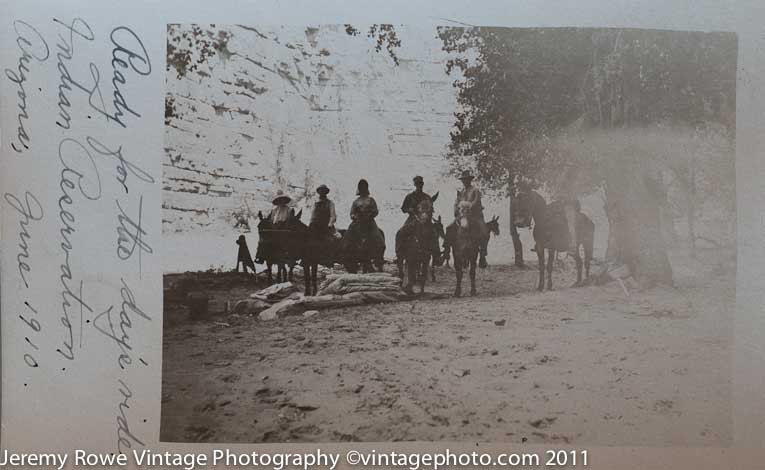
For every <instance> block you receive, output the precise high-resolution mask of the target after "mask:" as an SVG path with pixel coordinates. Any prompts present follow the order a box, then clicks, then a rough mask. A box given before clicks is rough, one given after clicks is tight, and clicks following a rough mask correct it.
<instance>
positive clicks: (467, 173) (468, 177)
mask: <svg viewBox="0 0 765 470" xmlns="http://www.w3.org/2000/svg"><path fill="white" fill-rule="evenodd" d="M459 179H460V180H472V179H473V174H472V173H470V170H465V171H463V172H462V173H461V174H460V177H459Z"/></svg>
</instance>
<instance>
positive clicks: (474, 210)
mask: <svg viewBox="0 0 765 470" xmlns="http://www.w3.org/2000/svg"><path fill="white" fill-rule="evenodd" d="M473 179H474V178H473V175H472V174H471V173H470V172H469V171H463V172H462V173H461V174H460V176H459V180H460V181H461V182H462V189H461V190H460V191H458V192H457V198H456V200H455V201H454V215H455V219H456V218H457V217H458V216H459V211H460V206H461V205H463V206H464V205H465V204H469V218H470V226H471V227H474V229H475V231H476V237H479V238H483V237H488V233H489V232H488V229H487V227H486V222H485V220H484V215H483V205H482V203H481V192H480V190H479V189H478V188H476V187H475V186H473V184H472V183H473ZM413 183H414V191H412V192H410V193H409V194H407V195H406V197H405V198H404V201H403V203H402V205H401V211H402V212H403V213H404V214H407V219H406V221H405V222H404V225H403V227H402V229H401V230H400V231H399V233H400V234H403V236H401V237H397V239H396V253H397V255H398V253H399V252H400V245H402V244H404V243H406V241H407V239H406V234H407V233H409V231H408V230H407V229H408V228H409V227H411V226H413V225H414V224H416V223H417V220H418V219H417V218H418V214H417V208H418V206H419V205H420V203H422V202H423V201H425V200H432V197H431V195H430V194H428V193H426V192H425V191H424V190H423V189H424V186H425V181H424V179H423V177H422V176H415V177H414V178H413ZM316 192H317V193H318V195H319V200H318V201H316V203H315V204H314V207H313V211H312V213H311V218H310V222H309V228H310V229H311V230H312V231H313V232H314V233H315V234H316V235H317V236H318V237H319V238H322V239H325V240H331V239H340V238H341V235H340V233H339V232H338V230H337V229H336V228H335V224H336V222H337V213H336V210H335V204H334V202H333V201H332V200H331V199H330V198H329V197H328V195H329V192H330V189H329V188H328V187H327V186H326V185H324V184H322V185H321V186H319V187H318V188H317V189H316ZM356 196H357V197H356V199H355V200H354V201H353V203H352V204H351V210H350V217H351V223H350V225H349V226H348V230H347V233H346V234H345V243H346V245H347V246H355V245H357V244H358V243H359V242H360V240H362V239H364V240H368V241H369V243H370V245H371V246H378V247H384V246H385V240H384V235H383V232H382V231H381V230H380V229H379V227H378V226H377V223H376V222H375V218H376V217H377V215H378V213H379V210H378V207H377V201H375V199H374V197H372V195H371V193H370V190H369V183H368V182H367V181H366V180H365V179H361V180H359V182H358V185H357V191H356ZM290 202H291V198H290V197H289V196H288V195H286V194H285V193H284V192H282V191H281V190H279V191H277V193H276V196H275V197H274V199H273V201H272V203H273V208H272V209H271V212H270V214H269V215H268V217H267V219H268V220H269V221H270V223H271V226H272V227H273V228H274V229H277V230H278V229H279V228H280V227H284V226H286V225H287V224H288V223H289V219H290V215H291V209H290V207H289V203H290ZM433 230H434V233H433V236H432V237H429V238H430V241H431V242H430V244H431V246H430V250H431V254H432V256H433V260H434V261H435V262H436V263H437V264H438V263H440V259H441V255H442V252H441V249H440V247H439V244H438V240H439V237H438V234H437V233H435V228H433ZM447 230H448V229H447ZM480 255H481V263H482V264H485V257H486V251H485V246H483V247H482V248H481V253H480Z"/></svg>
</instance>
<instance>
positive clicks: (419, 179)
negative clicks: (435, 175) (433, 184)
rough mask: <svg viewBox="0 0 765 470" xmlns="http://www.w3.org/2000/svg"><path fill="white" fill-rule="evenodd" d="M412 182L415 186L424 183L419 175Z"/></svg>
mask: <svg viewBox="0 0 765 470" xmlns="http://www.w3.org/2000/svg"><path fill="white" fill-rule="evenodd" d="M412 181H414V183H415V184H417V183H424V182H425V180H424V179H422V176H420V175H417V176H415V177H414V178H412Z"/></svg>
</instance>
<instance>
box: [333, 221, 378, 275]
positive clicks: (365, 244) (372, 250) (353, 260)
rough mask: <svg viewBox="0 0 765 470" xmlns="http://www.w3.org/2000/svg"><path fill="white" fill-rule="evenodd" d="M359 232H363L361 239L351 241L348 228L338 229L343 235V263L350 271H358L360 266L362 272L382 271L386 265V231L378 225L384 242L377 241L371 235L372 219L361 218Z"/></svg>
mask: <svg viewBox="0 0 765 470" xmlns="http://www.w3.org/2000/svg"><path fill="white" fill-rule="evenodd" d="M358 223H359V232H361V233H362V236H361V238H360V239H358V240H356V241H355V243H351V240H350V237H349V232H348V230H338V231H339V232H340V234H341V235H342V236H343V239H342V252H343V254H342V263H343V266H344V267H345V270H346V271H348V272H349V273H357V272H358V271H359V266H360V267H361V272H363V273H368V272H372V271H374V269H373V266H374V268H376V269H377V271H379V272H382V271H383V266H384V265H385V233H384V232H383V231H382V229H381V228H379V227H378V229H377V231H378V233H379V234H380V240H381V241H382V243H375V242H376V240H375V239H374V238H373V237H369V236H368V234H369V226H370V224H371V223H372V221H371V220H364V219H362V220H359V222H358Z"/></svg>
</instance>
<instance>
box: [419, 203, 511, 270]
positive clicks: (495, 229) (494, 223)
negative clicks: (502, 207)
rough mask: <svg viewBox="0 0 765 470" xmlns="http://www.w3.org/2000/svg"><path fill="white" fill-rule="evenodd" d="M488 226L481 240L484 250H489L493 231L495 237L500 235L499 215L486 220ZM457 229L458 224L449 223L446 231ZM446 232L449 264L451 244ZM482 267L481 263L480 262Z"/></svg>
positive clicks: (445, 247)
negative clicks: (448, 241)
mask: <svg viewBox="0 0 765 470" xmlns="http://www.w3.org/2000/svg"><path fill="white" fill-rule="evenodd" d="M486 228H487V229H488V230H487V232H486V236H485V237H484V238H483V239H482V240H481V248H482V249H484V250H488V246H489V239H490V238H491V234H492V233H493V234H494V236H495V237H498V236H499V216H496V215H495V216H494V217H492V218H491V220H490V221H488V222H486ZM455 230H457V226H456V224H452V225H449V226H448V227H447V228H446V232H447V233H448V232H453V231H455ZM451 238H454V234H451ZM446 240H447V238H446V234H444V251H443V253H444V259H445V262H446V265H447V266H448V265H449V245H448V243H447V241H446ZM464 261H465V263H467V260H464ZM463 267H465V268H467V267H468V265H467V264H465V265H464V266H463ZM479 267H480V264H479ZM434 280H435V279H434Z"/></svg>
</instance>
